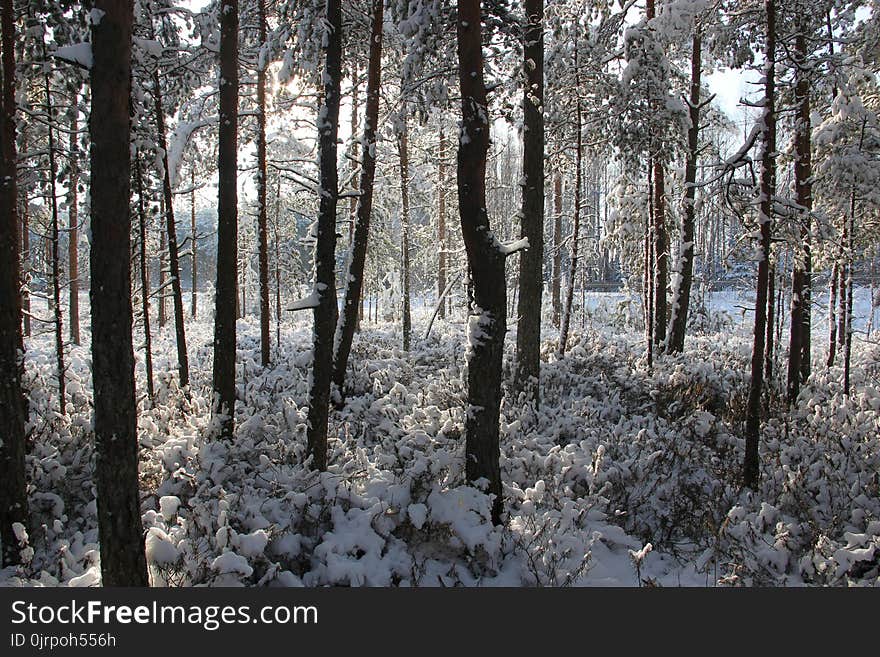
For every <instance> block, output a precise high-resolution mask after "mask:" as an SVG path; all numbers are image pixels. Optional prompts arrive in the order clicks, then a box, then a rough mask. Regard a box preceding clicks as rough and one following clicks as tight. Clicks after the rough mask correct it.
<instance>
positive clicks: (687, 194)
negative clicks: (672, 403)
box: [669, 26, 703, 354]
mask: <svg viewBox="0 0 880 657" xmlns="http://www.w3.org/2000/svg"><path fill="white" fill-rule="evenodd" d="M702 50H703V49H702V34H701V33H700V27H699V26H695V28H694V36H693V40H692V45H691V95H690V102H689V103H688V105H689V114H690V121H691V125H690V128H688V154H687V163H686V164H685V172H684V202H683V203H682V206H683V207H682V211H683V215H682V220H681V244H680V247H679V278H678V286H677V289H676V290H675V295H674V296H673V302H672V307H671V308H670V313H671V318H670V322H669V323H670V339H669V352H670V353H673V354H675V353H681V352H682V351H683V350H684V338H685V335H686V333H687V320H688V309H689V308H690V302H691V286H692V284H693V278H694V217H695V206H694V201H695V197H696V191H697V189H696V182H697V158H698V157H699V148H700V85H701V77H702V70H703V67H702Z"/></svg>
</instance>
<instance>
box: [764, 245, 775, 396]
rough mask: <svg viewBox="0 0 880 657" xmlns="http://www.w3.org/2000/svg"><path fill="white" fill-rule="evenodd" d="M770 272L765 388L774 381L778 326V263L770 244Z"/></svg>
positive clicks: (765, 344) (765, 348)
mask: <svg viewBox="0 0 880 657" xmlns="http://www.w3.org/2000/svg"><path fill="white" fill-rule="evenodd" d="M769 257H770V273H769V274H768V276H767V332H766V336H765V338H764V388H765V391H766V388H767V386H769V385H771V383H772V381H773V365H774V355H775V351H774V350H775V342H774V339H773V329H774V328H775V326H776V263H775V262H774V261H773V246H772V243H771V246H770V255H769Z"/></svg>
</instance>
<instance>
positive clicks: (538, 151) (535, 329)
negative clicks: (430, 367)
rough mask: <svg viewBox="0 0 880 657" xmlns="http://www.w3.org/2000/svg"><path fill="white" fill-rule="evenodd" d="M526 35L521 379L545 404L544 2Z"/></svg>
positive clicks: (528, 7)
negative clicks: (542, 392) (542, 382)
mask: <svg viewBox="0 0 880 657" xmlns="http://www.w3.org/2000/svg"><path fill="white" fill-rule="evenodd" d="M525 13H526V27H525V30H524V33H523V58H524V62H523V68H524V69H525V70H524V75H525V89H524V92H523V115H524V122H523V133H524V134H523V187H522V236H523V237H524V238H527V239H528V240H529V247H528V249H526V250H525V251H522V252H521V253H520V261H519V265H520V268H519V308H520V309H524V311H523V310H520V312H519V313H518V315H519V323H518V325H517V334H516V354H517V379H518V384H519V387H520V389H522V390H525V391H527V392H528V393H529V395H530V396H531V397H532V398H533V399H534V400H535V403H536V404H537V403H538V401H539V398H540V371H541V309H542V295H543V292H544V276H543V273H544V272H543V269H544V0H526V3H525Z"/></svg>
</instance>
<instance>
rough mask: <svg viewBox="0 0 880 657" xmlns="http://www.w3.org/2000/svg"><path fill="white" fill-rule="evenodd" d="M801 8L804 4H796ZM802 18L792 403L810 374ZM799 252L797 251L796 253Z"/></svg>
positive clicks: (809, 196) (809, 197)
mask: <svg viewBox="0 0 880 657" xmlns="http://www.w3.org/2000/svg"><path fill="white" fill-rule="evenodd" d="M800 9H802V10H804V9H805V8H804V7H800ZM804 24H805V22H804V21H803V19H801V21H800V25H799V28H800V29H799V30H798V33H797V36H796V37H795V60H796V61H795V63H796V68H795V78H796V84H795V105H796V106H797V126H796V129H795V135H794V139H795V153H796V158H795V163H794V186H795V190H794V191H795V198H796V199H797V205H798V215H799V219H800V238H801V239H800V244H799V245H796V246H795V259H794V267H793V268H792V274H791V322H790V328H789V331H790V332H789V341H788V379H787V383H788V385H787V393H788V394H787V397H788V403H789V404H793V403H794V402H795V400H796V399H797V397H798V394H799V393H800V387H801V383H803V382H804V381H806V379H807V377H808V376H809V375H810V325H811V322H810V302H811V297H812V295H811V290H810V278H811V273H812V272H811V270H812V262H811V253H810V213H811V212H812V209H813V192H812V181H811V178H812V175H813V173H812V160H811V152H810V151H811V144H810V80H809V77H808V75H807V71H806V70H805V66H806V57H807V39H806V35H805V34H804V29H805V28H804ZM798 251H800V253H798Z"/></svg>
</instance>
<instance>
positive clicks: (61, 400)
mask: <svg viewBox="0 0 880 657" xmlns="http://www.w3.org/2000/svg"><path fill="white" fill-rule="evenodd" d="M43 56H44V58H45V56H46V55H45V51H44V53H43ZM43 88H44V91H45V93H46V119H47V120H46V131H47V135H48V139H49V180H48V181H47V185H46V187H47V190H48V192H49V208H50V210H51V213H52V224H51V226H50V227H49V230H50V233H49V250H50V264H51V267H52V313H53V315H54V330H55V360H56V364H57V366H58V410H59V411H60V412H61V414H62V415H63V414H64V412H65V407H66V405H67V404H66V397H67V395H66V394H65V391H64V388H65V386H64V377H65V374H66V372H65V369H66V368H65V365H64V327H63V320H62V312H61V267H60V249H59V246H60V245H59V242H58V237H59V225H58V193H57V191H56V187H55V185H56V178H57V175H58V167H57V165H56V162H55V129H54V123H55V106H54V105H53V104H52V93H51V89H50V88H49V76H48V74H47V75H45V76H43Z"/></svg>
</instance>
